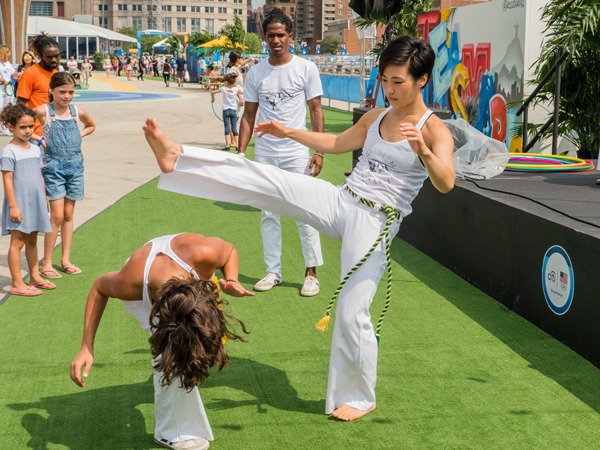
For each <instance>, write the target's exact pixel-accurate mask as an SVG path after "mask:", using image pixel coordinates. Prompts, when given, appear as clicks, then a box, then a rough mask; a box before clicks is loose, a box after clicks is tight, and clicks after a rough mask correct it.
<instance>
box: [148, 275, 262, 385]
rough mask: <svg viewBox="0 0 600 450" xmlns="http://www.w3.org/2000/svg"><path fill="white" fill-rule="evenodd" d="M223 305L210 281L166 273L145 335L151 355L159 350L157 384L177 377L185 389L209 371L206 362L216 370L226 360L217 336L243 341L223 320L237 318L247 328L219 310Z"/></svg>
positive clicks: (200, 379) (202, 378)
mask: <svg viewBox="0 0 600 450" xmlns="http://www.w3.org/2000/svg"><path fill="white" fill-rule="evenodd" d="M224 304H227V302H226V301H225V300H223V299H220V298H219V291H218V289H217V286H216V285H215V284H214V283H213V282H212V281H206V280H196V279H193V278H186V279H181V278H171V279H170V280H168V281H167V282H166V283H165V284H163V285H162V287H161V288H160V289H159V291H158V292H157V300H156V301H155V302H154V304H153V305H152V312H151V313H150V326H151V329H152V336H151V337H150V339H149V341H150V345H151V347H152V356H154V357H155V358H156V357H157V356H159V355H160V357H159V358H157V361H155V363H154V369H155V370H157V371H159V372H162V377H161V379H160V382H161V385H162V386H169V385H170V384H171V383H173V382H174V381H176V380H179V381H180V383H181V386H182V387H183V388H185V389H186V390H187V391H188V392H189V391H191V390H192V389H193V388H194V386H196V385H197V384H202V383H203V382H204V380H205V379H206V378H207V377H208V376H209V375H210V368H211V367H213V366H215V365H216V366H218V367H219V371H221V369H223V367H226V366H227V365H228V364H229V356H228V355H227V352H226V351H225V347H224V343H223V337H227V339H229V340H239V341H242V342H246V340H245V339H244V338H242V337H241V336H238V335H237V334H235V333H234V332H233V331H231V329H230V328H229V327H228V323H227V319H231V320H233V321H235V322H237V323H239V324H240V325H241V327H242V330H243V331H244V333H246V334H249V333H250V331H247V330H246V326H245V325H244V323H243V322H242V321H240V320H239V319H236V318H235V317H233V316H231V315H230V314H229V313H227V312H225V311H223V310H222V309H221V306H222V305H224Z"/></svg>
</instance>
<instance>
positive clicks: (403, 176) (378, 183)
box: [346, 107, 432, 217]
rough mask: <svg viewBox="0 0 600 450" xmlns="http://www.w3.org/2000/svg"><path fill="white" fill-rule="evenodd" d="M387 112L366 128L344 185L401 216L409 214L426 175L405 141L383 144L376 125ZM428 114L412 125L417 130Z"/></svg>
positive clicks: (429, 113)
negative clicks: (365, 135)
mask: <svg viewBox="0 0 600 450" xmlns="http://www.w3.org/2000/svg"><path fill="white" fill-rule="evenodd" d="M391 109H392V107H389V108H387V109H386V110H384V111H383V112H382V113H381V114H380V115H379V117H378V118H377V120H376V121H375V122H373V124H372V125H371V126H370V127H369V131H368V132H367V139H366V140H365V144H364V146H363V152H362V155H361V156H360V158H359V159H358V163H357V164H356V167H355V168H354V170H353V171H352V174H351V175H350V176H349V177H348V178H347V180H346V184H347V185H348V187H349V188H350V189H352V190H353V191H354V192H355V193H356V194H358V195H359V196H360V197H363V198H365V199H367V200H371V201H374V202H376V203H379V204H381V205H390V206H393V207H394V208H396V209H397V210H398V211H400V214H402V217H405V216H407V215H409V214H410V213H411V212H412V208H411V206H410V204H411V203H412V201H413V200H414V199H415V197H416V196H417V194H418V193H419V190H420V189H421V186H423V182H424V181H425V180H426V179H427V176H428V175H427V170H425V167H424V166H423V163H422V162H421V160H420V159H419V157H418V156H417V154H416V153H415V152H414V151H413V149H412V148H410V145H409V144H408V141H407V140H406V139H405V140H403V141H399V142H387V141H384V140H383V139H382V138H381V133H380V132H379V125H380V123H381V121H382V120H383V118H384V117H385V115H386V114H387V113H388V112H389V111H390V110H391ZM431 114H432V112H431V111H430V110H427V112H426V113H425V114H423V117H421V119H420V120H419V122H418V123H417V126H416V128H417V129H418V130H420V129H421V128H423V125H425V122H426V121H427V119H429V117H430V116H431Z"/></svg>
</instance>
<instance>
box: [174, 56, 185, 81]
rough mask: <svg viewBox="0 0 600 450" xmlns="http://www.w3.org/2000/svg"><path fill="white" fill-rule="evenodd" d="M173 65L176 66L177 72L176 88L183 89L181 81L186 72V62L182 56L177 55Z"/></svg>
mask: <svg viewBox="0 0 600 450" xmlns="http://www.w3.org/2000/svg"><path fill="white" fill-rule="evenodd" d="M175 64H176V65H177V67H176V70H177V86H178V87H183V81H184V78H185V71H186V70H187V62H186V60H185V58H184V57H183V54H181V53H178V54H177V60H176V61H175Z"/></svg>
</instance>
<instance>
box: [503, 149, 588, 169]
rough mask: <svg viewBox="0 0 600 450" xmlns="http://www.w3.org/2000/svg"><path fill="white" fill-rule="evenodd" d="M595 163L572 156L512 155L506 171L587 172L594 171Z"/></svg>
mask: <svg viewBox="0 0 600 450" xmlns="http://www.w3.org/2000/svg"><path fill="white" fill-rule="evenodd" d="M593 169H594V163H593V162H592V161H588V160H586V159H580V158H572V157H570V156H557V155H544V154H541V153H511V154H510V160H509V161H508V164H507V165H506V170H509V171H511V172H585V171H587V170H593Z"/></svg>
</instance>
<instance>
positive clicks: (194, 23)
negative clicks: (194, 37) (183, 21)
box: [190, 6, 200, 32]
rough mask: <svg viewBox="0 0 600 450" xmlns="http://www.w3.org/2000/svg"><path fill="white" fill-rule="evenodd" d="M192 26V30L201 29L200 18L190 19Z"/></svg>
mask: <svg viewBox="0 0 600 450" xmlns="http://www.w3.org/2000/svg"><path fill="white" fill-rule="evenodd" d="M192 8H193V6H192ZM190 26H191V27H192V30H191V31H192V32H194V31H200V19H190Z"/></svg>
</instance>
